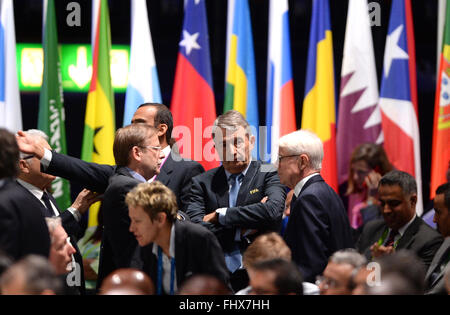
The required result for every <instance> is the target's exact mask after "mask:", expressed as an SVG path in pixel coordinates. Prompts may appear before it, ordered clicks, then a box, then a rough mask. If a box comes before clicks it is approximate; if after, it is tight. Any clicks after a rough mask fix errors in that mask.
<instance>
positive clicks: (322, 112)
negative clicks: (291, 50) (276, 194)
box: [302, 0, 338, 191]
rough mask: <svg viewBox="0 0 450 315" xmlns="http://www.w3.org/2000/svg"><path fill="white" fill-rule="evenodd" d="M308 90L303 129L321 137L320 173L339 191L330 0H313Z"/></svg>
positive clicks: (307, 75) (306, 86)
mask: <svg viewBox="0 0 450 315" xmlns="http://www.w3.org/2000/svg"><path fill="white" fill-rule="evenodd" d="M305 91H306V93H305V99H304V101H303V113H302V129H309V130H311V131H313V132H314V133H316V134H317V136H318V137H319V138H320V139H321V140H322V142H323V149H324V158H323V161H322V171H321V174H322V176H323V178H324V180H325V181H326V182H327V184H328V185H330V186H331V187H332V188H333V189H334V190H335V191H337V189H338V185H337V166H336V108H335V86H334V64H333V40H332V33H331V25H330V10H329V4H328V0H314V1H313V8H312V17H311V31H310V35H309V48H308V66H307V70H306V85H305Z"/></svg>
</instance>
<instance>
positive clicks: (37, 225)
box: [0, 179, 50, 260]
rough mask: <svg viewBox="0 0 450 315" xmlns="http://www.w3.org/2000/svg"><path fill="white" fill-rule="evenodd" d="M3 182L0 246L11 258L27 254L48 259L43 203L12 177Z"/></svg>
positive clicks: (48, 239)
mask: <svg viewBox="0 0 450 315" xmlns="http://www.w3.org/2000/svg"><path fill="white" fill-rule="evenodd" d="M5 181H6V182H5V184H4V185H3V187H2V188H1V189H0V249H2V250H3V251H4V252H6V254H8V255H9V256H11V258H13V259H14V260H18V259H20V258H22V257H24V256H27V255H30V254H34V255H41V256H44V257H46V258H48V255H49V252H50V236H49V233H48V228H47V224H46V222H45V219H44V215H43V213H42V212H41V209H40V207H41V206H42V207H43V205H42V204H41V202H40V201H39V200H37V199H36V197H34V196H33V195H32V194H31V193H29V192H28V191H27V190H26V189H25V188H24V187H22V186H21V185H20V184H19V183H17V182H16V181H15V180H12V179H6V180H5ZM24 190H25V192H24Z"/></svg>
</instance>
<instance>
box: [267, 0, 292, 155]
mask: <svg viewBox="0 0 450 315" xmlns="http://www.w3.org/2000/svg"><path fill="white" fill-rule="evenodd" d="M268 52H269V56H268V63H267V105H266V126H267V133H268V136H267V148H266V152H267V153H268V154H269V157H270V160H271V162H272V163H275V162H276V161H277V159H278V139H279V138H280V137H282V136H284V135H286V134H288V133H291V132H293V131H295V130H297V123H296V120H295V103H294V83H293V80H292V65H291V45H290V37H289V11H288V1H287V0H271V1H270V7H269V41H268ZM263 160H267V159H266V158H264V159H263Z"/></svg>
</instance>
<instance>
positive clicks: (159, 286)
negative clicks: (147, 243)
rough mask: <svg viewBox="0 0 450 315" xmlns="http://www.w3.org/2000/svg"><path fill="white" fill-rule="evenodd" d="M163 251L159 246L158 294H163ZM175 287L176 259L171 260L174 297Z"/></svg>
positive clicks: (171, 284)
mask: <svg viewBox="0 0 450 315" xmlns="http://www.w3.org/2000/svg"><path fill="white" fill-rule="evenodd" d="M162 260H163V259H162V249H161V247H160V246H158V280H157V281H158V287H157V291H156V294H157V295H161V294H162V274H163V262H162ZM174 285H175V258H171V259H170V295H174Z"/></svg>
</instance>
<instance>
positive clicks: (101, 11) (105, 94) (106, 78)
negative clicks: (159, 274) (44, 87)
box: [81, 0, 116, 226]
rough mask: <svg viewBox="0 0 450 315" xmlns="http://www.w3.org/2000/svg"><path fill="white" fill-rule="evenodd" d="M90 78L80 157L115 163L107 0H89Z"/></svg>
mask: <svg viewBox="0 0 450 315" xmlns="http://www.w3.org/2000/svg"><path fill="white" fill-rule="evenodd" d="M92 6H93V7H92V78H91V86H90V88H89V94H88V99H87V105H86V118H85V124H84V135H83V147H82V150H81V158H82V159H83V160H85V161H87V162H95V163H99V164H111V165H113V164H114V155H113V142H114V132H115V129H116V128H115V113H114V92H113V89H112V85H111V68H110V65H111V63H110V56H109V55H110V51H111V31H110V24H109V12H108V1H106V0H94V1H93V2H92ZM98 206H99V204H98V203H97V204H95V205H94V206H92V207H91V208H90V210H89V222H88V226H95V225H97V213H98Z"/></svg>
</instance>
